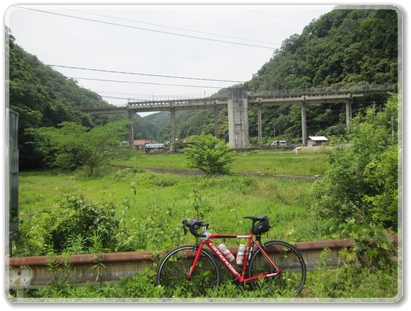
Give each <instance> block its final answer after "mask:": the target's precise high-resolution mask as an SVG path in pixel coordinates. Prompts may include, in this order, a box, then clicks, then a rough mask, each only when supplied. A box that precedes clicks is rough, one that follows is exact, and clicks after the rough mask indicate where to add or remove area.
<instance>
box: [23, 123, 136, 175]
mask: <svg viewBox="0 0 411 311" xmlns="http://www.w3.org/2000/svg"><path fill="white" fill-rule="evenodd" d="M127 124H129V121H127V120H123V121H117V122H113V123H109V124H106V125H104V126H100V127H95V128H92V129H91V130H89V129H87V128H86V127H84V126H81V125H78V124H76V123H70V122H63V123H62V124H60V128H54V127H41V128H31V129H27V132H29V133H30V134H31V135H33V136H34V137H35V144H36V150H38V151H39V152H41V153H42V154H43V155H44V157H45V161H46V162H47V163H48V164H49V165H50V166H51V167H58V168H62V169H65V170H74V169H76V168H78V167H79V166H82V165H85V166H87V167H88V168H89V172H90V174H93V171H94V169H95V168H96V167H98V166H99V165H101V164H103V163H106V162H107V161H108V159H109V158H110V157H112V156H113V153H118V152H119V151H120V149H121V148H120V142H121V141H122V140H123V139H124V137H125V135H126V134H127V129H126V125H127Z"/></svg>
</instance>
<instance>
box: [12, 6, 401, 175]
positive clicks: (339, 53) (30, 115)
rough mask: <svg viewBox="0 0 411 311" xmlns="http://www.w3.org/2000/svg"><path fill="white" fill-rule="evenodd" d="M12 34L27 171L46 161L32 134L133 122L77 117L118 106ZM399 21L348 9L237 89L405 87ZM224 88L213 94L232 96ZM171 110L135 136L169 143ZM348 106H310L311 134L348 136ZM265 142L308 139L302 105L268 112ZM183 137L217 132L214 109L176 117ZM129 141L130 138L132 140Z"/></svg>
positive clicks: (286, 44)
mask: <svg viewBox="0 0 411 311" xmlns="http://www.w3.org/2000/svg"><path fill="white" fill-rule="evenodd" d="M8 35H9V46H8V49H7V50H6V60H7V59H8V60H9V64H8V69H9V80H7V81H6V85H8V87H9V99H10V108H11V109H13V110H15V111H16V112H18V113H19V151H20V168H21V169H33V168H38V167H40V166H42V165H44V163H43V162H42V158H41V155H39V154H38V153H37V152H36V151H35V150H34V148H33V145H30V144H27V142H30V141H32V140H33V137H31V136H30V135H27V133H26V132H25V129H27V128H30V127H34V128H36V127H45V126H47V127H49V126H57V125H58V124H60V123H62V122H64V121H67V122H76V123H78V124H81V125H83V126H86V127H90V128H92V127H95V126H100V125H104V124H107V123H108V122H112V121H117V120H121V119H125V118H127V116H126V114H118V115H112V114H109V115H97V116H92V117H91V118H90V117H89V116H88V115H86V114H83V113H81V112H79V111H77V110H76V109H75V108H76V107H80V106H87V107H99V106H110V104H108V103H107V102H106V101H104V100H103V99H102V98H101V96H100V95H98V94H96V93H94V92H92V91H90V90H88V89H84V88H81V87H79V86H78V84H77V81H75V80H73V79H69V78H67V77H65V76H63V75H62V74H60V73H59V72H57V71H55V70H53V69H52V68H51V67H50V66H46V65H44V64H43V63H42V62H41V60H39V59H37V57H36V56H34V55H31V54H29V53H27V52H25V51H24V49H23V47H20V46H18V45H17V44H16V43H15V38H14V37H13V36H12V34H8ZM397 68H398V15H397V12H396V11H394V10H388V9H370V10H368V9H360V10H357V9H353V10H349V9H340V8H338V7H337V8H336V9H334V10H333V11H331V12H329V13H327V14H324V15H323V16H321V17H320V18H318V19H317V20H313V21H312V22H311V23H310V24H309V25H307V26H306V27H305V28H304V30H303V32H302V33H301V34H294V35H292V36H290V37H289V38H287V39H286V40H284V41H283V43H282V46H281V47H280V48H279V49H277V50H275V51H274V52H273V56H272V58H271V59H270V60H268V61H267V63H265V64H264V65H263V66H262V67H261V68H260V69H258V68H256V70H257V72H256V74H254V76H253V78H252V79H251V80H250V81H247V82H246V83H244V84H241V85H235V87H244V88H247V89H248V90H249V91H250V92H254V93H258V92H264V91H272V90H276V89H297V88H298V89H300V88H310V87H320V86H321V87H323V86H341V85H367V84H385V83H394V84H396V83H398V72H397ZM226 94H227V89H222V90H220V91H219V92H217V93H216V94H214V95H213V96H217V97H221V96H226ZM386 101H387V94H384V93H374V94H370V95H368V96H367V97H366V98H363V99H361V100H356V101H355V102H354V104H353V114H354V115H355V114H357V113H358V112H359V111H363V110H364V109H365V108H366V107H368V106H370V105H374V104H375V105H376V106H377V107H381V106H382V105H384V103H385V102H386ZM168 114H169V113H168V112H161V113H157V114H155V115H151V116H147V117H145V118H141V117H140V116H139V115H137V114H135V116H134V127H135V131H134V132H135V138H144V139H150V140H156V141H159V142H163V141H168V140H170V138H171V134H170V133H171V124H170V118H169V116H168ZM345 118H346V115H345V106H344V105H342V104H330V105H310V106H308V108H307V124H308V129H307V131H308V135H327V136H330V135H344V134H345V128H346V120H345ZM218 120H219V133H218V138H220V139H223V140H225V141H227V140H228V124H227V111H226V109H221V110H219V116H218ZM262 129H263V139H264V142H265V143H267V142H270V141H272V140H273V135H274V130H275V135H276V137H277V138H278V139H286V140H287V141H290V140H291V139H292V140H293V141H294V142H297V143H298V142H299V141H301V109H300V107H299V106H298V105H296V106H280V107H271V108H264V109H263V111H262ZM176 131H177V133H176V134H177V137H179V138H181V139H182V138H186V137H189V136H191V135H198V134H200V133H201V132H202V131H203V132H205V133H206V134H214V117H213V112H212V110H195V111H182V112H179V113H177V116H176ZM249 131H250V142H251V144H253V143H257V112H256V110H253V109H250V110H249ZM125 139H128V138H127V137H125Z"/></svg>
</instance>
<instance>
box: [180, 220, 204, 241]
mask: <svg viewBox="0 0 411 311" xmlns="http://www.w3.org/2000/svg"><path fill="white" fill-rule="evenodd" d="M186 227H188V229H189V230H190V233H191V234H192V235H194V236H195V237H198V238H205V237H207V236H206V235H205V234H201V233H198V232H197V230H198V229H200V228H201V227H206V229H208V224H207V223H205V222H203V221H202V220H200V219H191V220H187V219H184V220H183V228H184V234H187V228H186Z"/></svg>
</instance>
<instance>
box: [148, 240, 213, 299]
mask: <svg viewBox="0 0 411 311" xmlns="http://www.w3.org/2000/svg"><path fill="white" fill-rule="evenodd" d="M197 252H198V246H197V245H186V246H180V247H177V248H175V249H173V250H171V251H170V252H168V253H167V254H166V255H165V256H164V258H163V259H162V260H161V262H160V264H159V266H158V269H157V276H156V281H157V285H161V286H163V287H164V288H165V293H166V294H167V295H170V297H171V296H172V295H173V293H174V292H175V291H179V294H180V295H181V294H184V293H190V294H194V295H202V294H205V293H206V291H207V289H208V288H216V287H217V286H218V285H219V284H220V270H219V269H218V266H217V262H216V261H215V259H214V258H213V256H212V255H211V254H209V253H208V252H207V251H205V250H204V249H203V250H202V252H201V255H200V258H199V260H198V262H197V264H196V266H195V268H194V272H193V274H192V276H191V279H190V280H188V279H187V275H188V272H189V271H190V268H191V266H192V264H193V262H194V257H195V256H196V254H197Z"/></svg>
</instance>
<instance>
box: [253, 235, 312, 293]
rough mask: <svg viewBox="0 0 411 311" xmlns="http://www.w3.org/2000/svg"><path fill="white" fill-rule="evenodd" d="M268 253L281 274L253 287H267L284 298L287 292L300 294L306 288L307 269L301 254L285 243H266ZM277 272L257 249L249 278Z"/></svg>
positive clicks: (255, 283)
mask: <svg viewBox="0 0 411 311" xmlns="http://www.w3.org/2000/svg"><path fill="white" fill-rule="evenodd" d="M264 248H265V251H266V253H267V254H268V255H269V256H270V258H271V259H272V260H273V261H274V262H275V263H276V264H277V265H278V266H279V267H280V269H281V274H280V275H278V276H276V277H271V278H266V279H264V282H259V281H256V282H253V283H251V286H252V287H253V289H257V288H258V287H259V286H266V287H267V289H268V290H273V291H275V292H277V293H279V294H280V295H281V296H284V295H285V294H286V292H287V291H289V292H290V293H291V294H292V295H293V294H297V295H298V294H300V292H301V290H302V289H303V287H304V283H305V279H306V273H307V269H306V266H305V262H304V258H303V256H302V255H301V253H300V252H299V251H298V250H297V249H296V248H295V247H294V246H292V245H291V244H289V243H287V242H284V241H268V242H266V243H264ZM267 271H269V272H275V268H274V267H273V266H272V265H271V264H270V263H269V262H268V260H267V259H266V258H265V257H264V255H263V254H262V252H261V250H260V249H259V248H257V249H256V250H255V252H254V254H253V255H252V257H251V259H250V263H249V265H248V269H247V276H248V277H252V276H254V275H258V274H261V273H264V272H267Z"/></svg>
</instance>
